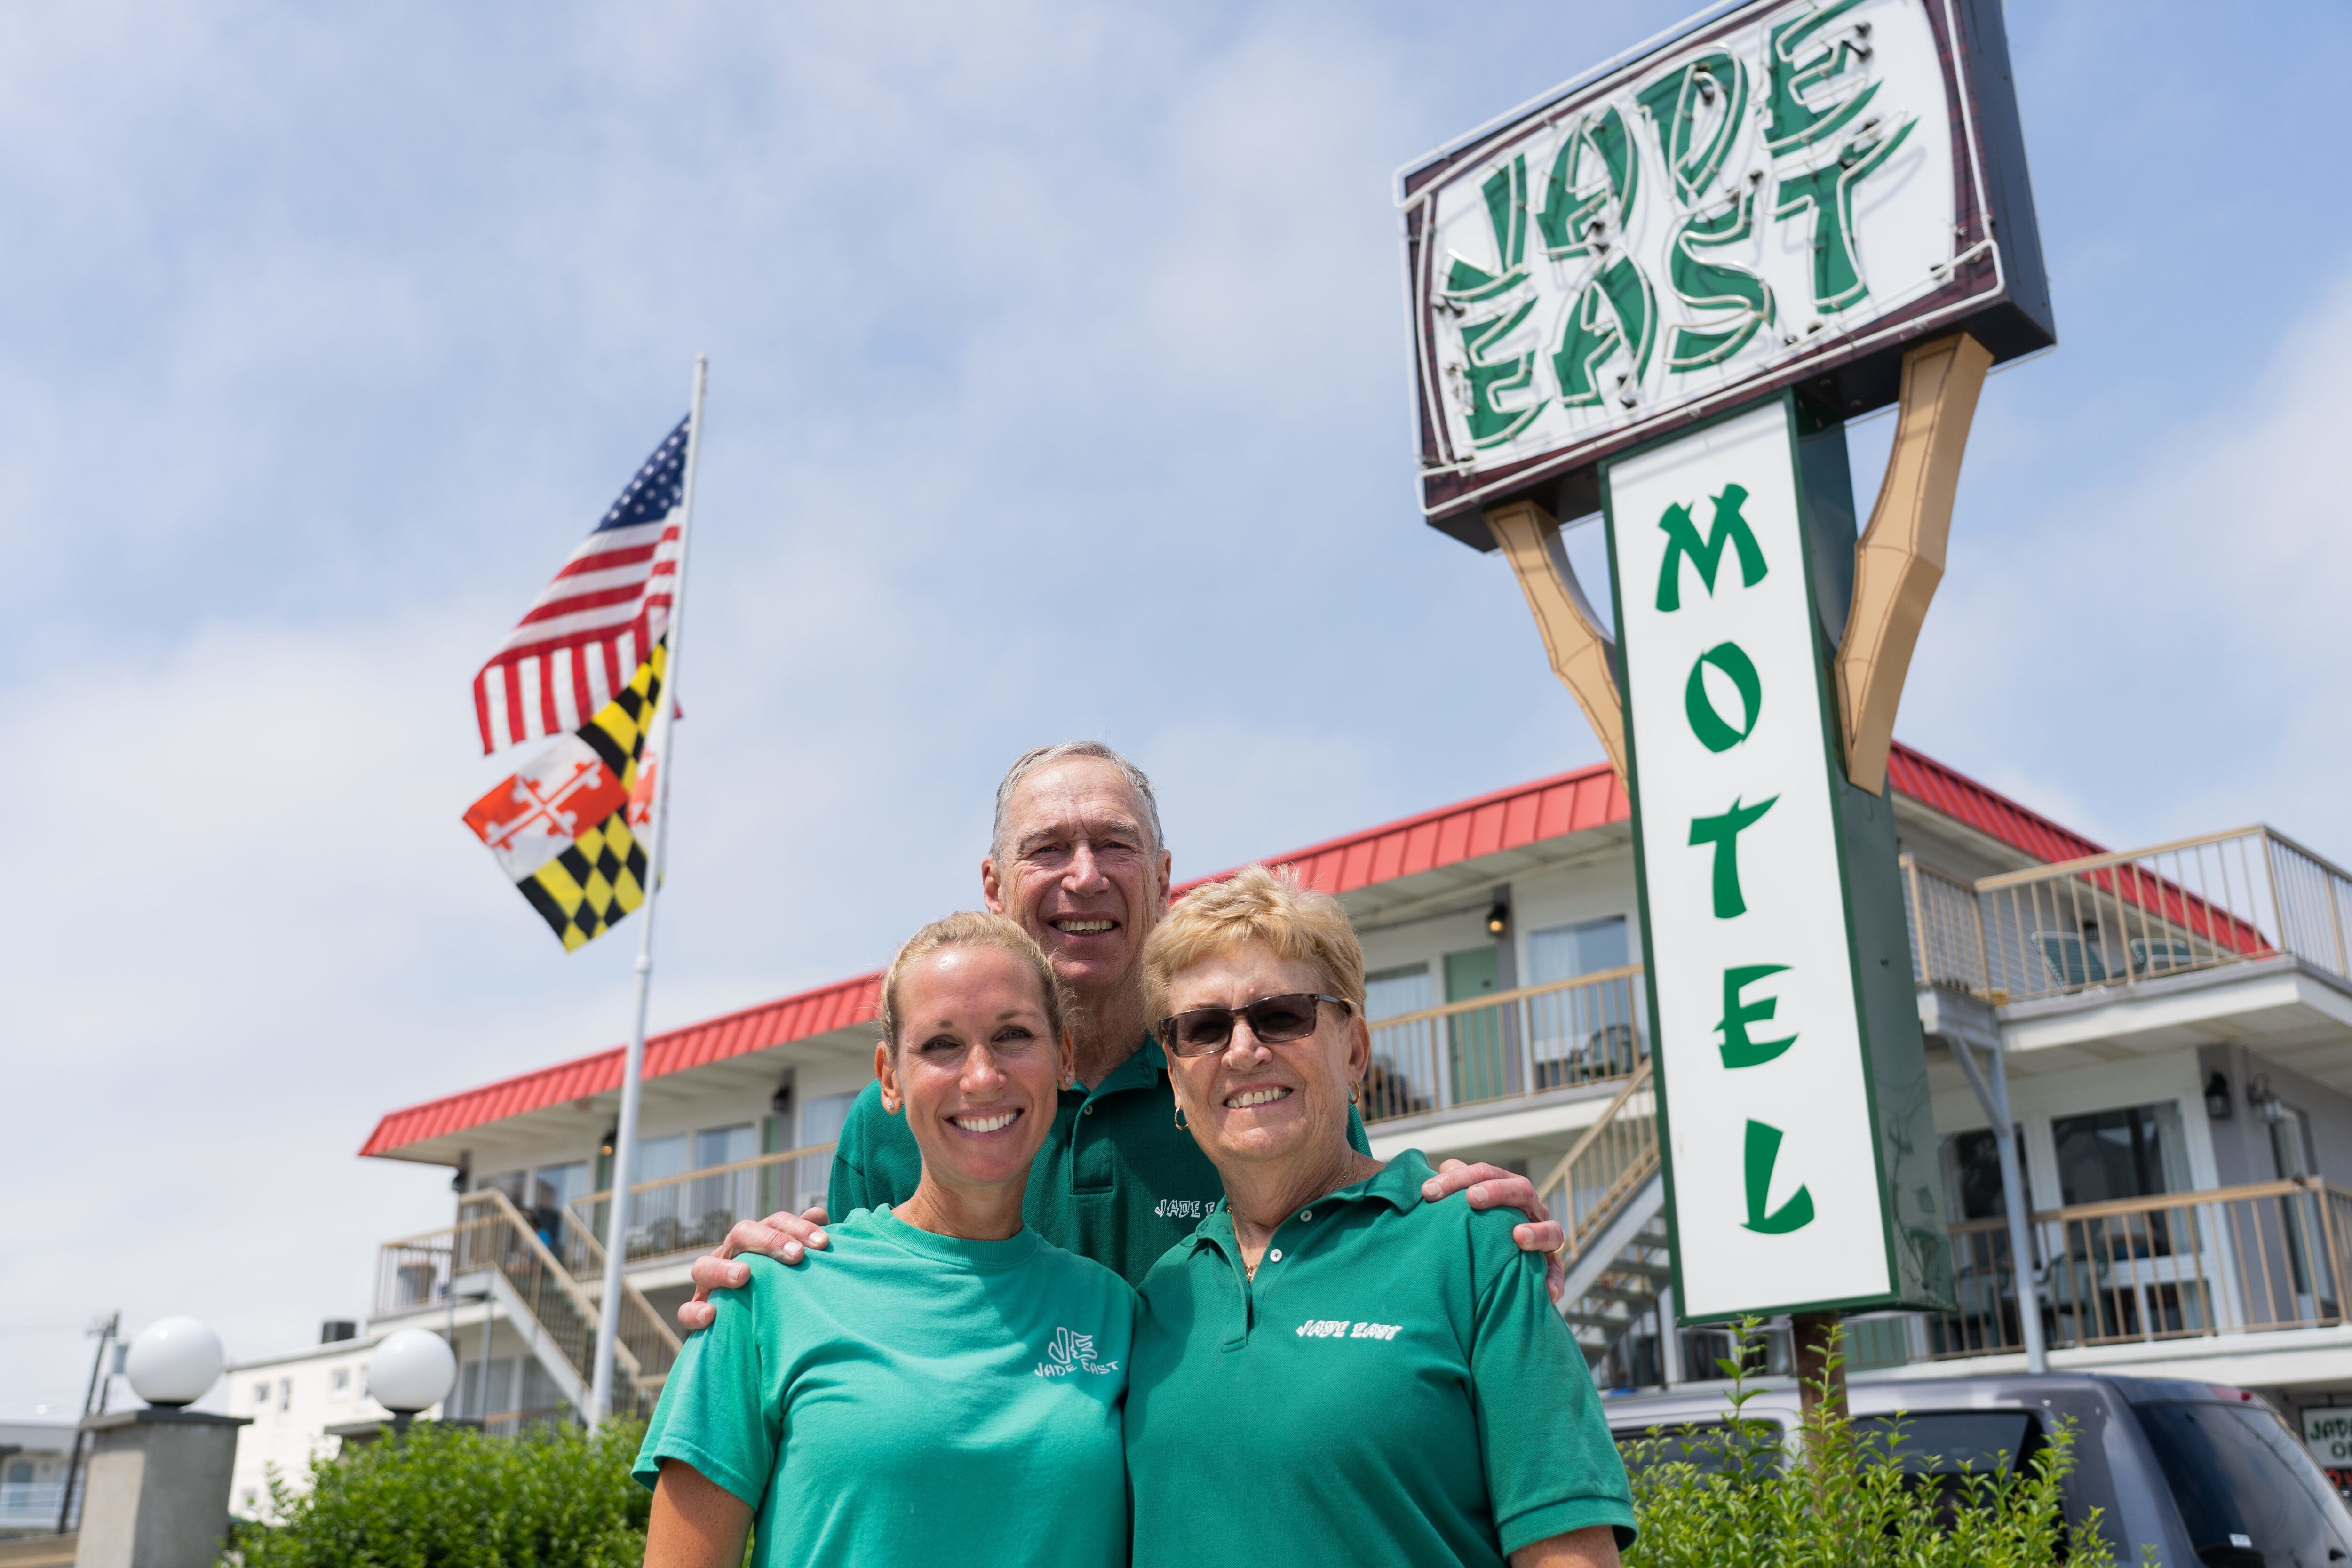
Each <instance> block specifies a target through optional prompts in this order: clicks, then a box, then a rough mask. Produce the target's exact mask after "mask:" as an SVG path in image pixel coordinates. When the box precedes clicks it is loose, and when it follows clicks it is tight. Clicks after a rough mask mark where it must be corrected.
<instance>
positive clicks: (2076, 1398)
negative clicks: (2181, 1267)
mask: <svg viewBox="0 0 2352 1568" xmlns="http://www.w3.org/2000/svg"><path fill="white" fill-rule="evenodd" d="M1847 1397H1848V1403H1849V1405H1850V1407H1851V1409H1852V1411H1853V1416H1854V1420H1855V1423H1856V1425H1857V1426H1862V1427H1864V1429H1866V1430H1867V1429H1878V1430H1884V1429H1885V1428H1887V1427H1889V1426H1892V1425H1893V1424H1894V1422H1895V1418H1896V1417H1897V1416H1898V1415H1900V1417H1901V1419H1902V1431H1903V1433H1904V1437H1903V1444H1902V1447H1901V1449H1900V1450H1899V1451H1900V1452H1902V1453H1903V1454H1904V1455H1905V1456H1906V1468H1907V1469H1909V1470H1910V1471H1911V1472H1912V1473H1913V1474H1915V1475H1919V1476H1922V1477H1933V1476H1937V1475H1949V1474H1958V1472H1959V1470H1960V1469H1961V1468H1963V1467H1969V1466H1973V1467H1974V1468H1978V1469H1979V1470H1989V1469H1990V1468H1991V1467H1992V1466H1993V1465H1994V1464H1996V1463H2001V1464H2003V1465H2004V1467H2005V1468H2006V1467H2013V1466H2015V1465H2016V1464H2018V1463H2020V1462H2023V1463H2027V1464H2031V1463H2032V1458H2033V1455H2034V1454H2035V1453H2036V1452H2037V1451H2038V1450H2039V1449H2040V1448H2041V1447H2042V1446H2043V1445H2044V1444H2045V1443H2046V1442H2047V1441H2048V1435H2049V1432H2050V1430H2051V1428H2052V1427H2053V1426H2055V1425H2056V1424H2057V1423H2058V1422H2061V1421H2064V1420H2068V1419H2071V1420H2072V1421H2073V1422H2074V1431H2075V1439H2074V1459H2075V1463H2074V1473H2073V1474H2072V1475H2070V1476H2068V1477H2067V1479H2066V1482H2065V1488H2066V1518H2067V1522H2068V1524H2069V1526H2070V1527H2072V1528H2076V1529H2079V1528H2080V1527H2081V1525H2082V1523H2083V1521H2084V1519H2085V1518H2086V1517H2087V1516H2088V1515H2089V1513H2090V1511H2091V1510H2093V1509H2098V1510H2101V1517H2100V1525H2101V1529H2100V1533H2101V1535H2102V1536H2103V1537H2104V1538H2105V1541H2106V1542H2107V1544H2108V1546H2109V1548H2110V1549H2111V1550H2112V1551H2113V1552H2114V1553H2115V1558H2116V1562H2117V1563H2137V1562H2138V1561H2139V1557H2140V1551H2141V1549H2142V1548H2143V1547H2144V1546H2145V1547H2153V1548H2154V1549H2155V1554H2154V1557H2153V1561H2155V1562H2157V1563H2162V1564H2164V1565H2165V1568H2192V1565H2195V1564H2205V1565H2207V1568H2329V1565H2330V1564H2338V1563H2340V1564H2346V1565H2347V1568H2352V1512H2348V1511H2347V1510H2346V1508H2345V1505H2344V1501H2343V1500H2342V1499H2341V1498H2339V1497H2337V1495H2336V1489H2335V1488H2334V1487H2332V1486H2330V1485H2329V1484H2328V1481H2327V1478H2326V1476H2325V1475H2323V1474H2321V1472H2320V1469H2319V1467H2318V1466H2317V1465H2315V1464H2314V1463H2313V1462H2312V1458H2311V1456H2310V1454H2309V1452H2308V1451H2307V1450H2305V1447H2304V1446H2303V1444H2302V1442H2301V1441H2300V1440H2299V1439H2298V1438H2297V1437H2296V1436H2294V1433H2293V1432H2291V1431H2289V1430H2288V1429H2287V1426H2286V1423H2285V1422H2284V1421H2283V1420H2281V1419H2280V1418H2279V1416H2278V1415H2277V1414H2276V1413H2275V1412H2273V1410H2272V1409H2271V1408H2270V1406H2268V1405H2264V1404H2263V1403H2262V1402H2261V1401H2260V1400H2258V1399H2256V1398H2255V1397H2254V1396H2253V1395H2252V1394H2249V1393H2247V1392H2246V1391H2244V1390H2243V1389H2237V1388H2226V1387H2221V1386H2220V1385H2217V1384H2205V1383H2182V1382H2176V1381H2172V1380H2168V1379H2158V1378H2144V1377H2091V1376H2082V1377H2078V1376H2073V1375H2069V1374H2066V1373H2050V1374H2047V1375H2044V1376H2041V1377H2032V1376H2023V1375H2021V1376H2016V1377H1951V1378H1917V1379H1911V1380H1906V1381H1890V1382H1884V1383H1882V1382H1877V1381H1872V1382H1866V1383H1855V1384H1852V1385H1851V1387H1850V1389H1849V1391H1848V1396H1847ZM1602 1408H1603V1410H1605V1411H1606V1413H1607V1415H1608V1417H1609V1426H1610V1430H1611V1431H1612V1432H1613V1433H1614V1434H1615V1435H1616V1437H1617V1441H1618V1442H1619V1444H1620V1445H1621V1446H1622V1445H1624V1444H1626V1443H1630V1442H1632V1441H1633V1439H1635V1438H1637V1437H1641V1436H1644V1435H1645V1434H1647V1433H1649V1432H1652V1431H1658V1432H1663V1433H1666V1434H1671V1435H1677V1436H1679V1435H1682V1434H1692V1435H1696V1434H1699V1433H1704V1432H1708V1431H1717V1430H1721V1429H1722V1428H1723V1427H1724V1426H1726V1425H1727V1418H1728V1415H1729V1405H1728V1404H1727V1401H1726V1399H1725V1396H1724V1393H1723V1385H1722V1384H1712V1385H1699V1386H1696V1387H1692V1388H1687V1389H1676V1390H1674V1391H1671V1392H1668V1393H1664V1394H1621V1395H1606V1396H1604V1397H1603V1400H1602ZM1747 1415H1748V1419H1749V1420H1751V1421H1755V1420H1761V1421H1768V1422H1770V1423H1772V1424H1773V1425H1774V1426H1778V1427H1779V1428H1780V1437H1781V1441H1782V1443H1783V1446H1784V1447H1785V1445H1786V1444H1787V1443H1789V1442H1790V1441H1792V1440H1793V1434H1794V1431H1795V1428H1796V1426H1797V1425H1798V1405H1797V1390H1796V1387H1795V1385H1794V1384H1791V1383H1790V1381H1789V1380H1788V1379H1786V1378H1776V1379H1772V1380H1770V1381H1769V1382H1768V1383H1765V1384H1762V1385H1761V1386H1760V1387H1759V1388H1758V1391H1757V1393H1756V1394H1755V1396H1754V1397H1753V1398H1752V1399H1750V1400H1749V1401H1748V1405H1747ZM1996 1456H2001V1457H2004V1458H1996ZM1690 1458H1692V1459H1693V1460H1695V1461H1696V1462H1699V1463H1701V1464H1702V1465H1706V1464H1708V1463H1709V1461H1710V1459H1717V1460H1718V1461H1719V1450H1710V1449H1708V1448H1706V1447H1701V1448H1699V1449H1697V1450H1696V1451H1694V1452H1692V1453H1691V1455H1690Z"/></svg>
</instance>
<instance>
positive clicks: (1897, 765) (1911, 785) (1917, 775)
mask: <svg viewBox="0 0 2352 1568" xmlns="http://www.w3.org/2000/svg"><path fill="white" fill-rule="evenodd" d="M1886 782H1887V783H1888V784H1893V785H1894V786H1895V788H1896V789H1898V790H1900V791H1902V792H1903V793H1904V794H1905V795H1909V796H1910V797H1911V798H1912V799H1913V800H1916V801H1917V802H1918V803H1919V804H1920V805H1932V806H1934V807H1935V808H1936V809H1937V811H1940V812H1942V813H1943V814H1944V815H1945V816H1948V817H1952V818H1954V819H1955V820H1957V821H1960V822H1965V823H1967V824H1968V825H1969V826H1970V827H1973V828H1975V829H1977V830H1978V831H1979V832H1981V833H1990V834H1991V835H1992V836H1993V837H1995V838H1998V839H2000V841H2001V842H2002V843H2003V844H2006V845H2008V846H2009V847H2011V848H2012V849H2021V850H2023V851H2024V852H2025V853H2026V854H2028V855H2031V856H2032V857H2033V858H2035V859H2036V860H2041V861H2044V862H2048V861H2053V860H2074V859H2077V858H2081V857H2082V856H2084V855H2104V854H2105V853H2106V852H2107V851H2106V847H2105V845H2100V844H2094V843H2092V842H2091V841H2090V840H2089V839H2087V838H2085V837H2083V836H2082V835H2081V834H2079V833H2076V832H2074V831H2073V830H2071V829H2069V828H2064V827H2061V826H2058V825H2057V824H2056V823H2054V822H2053V821H2051V820H2050V819H2049V818H2048V817H2046V816H2042V814H2041V813H2040V812H2038V811H2029V810H2027V809H2026V808H2025V807H2024V806H2021V805H2018V804H2017V802H2015V801H2013V800H2011V799H2010V798H2009V796H2007V795H2002V794H2000V792H1999V791H1997V790H1990V789H1987V788H1986V787H1985V786H1984V785H1982V784H1979V783H1977V781H1976V780H1974V779H1972V778H1970V777H1969V775H1968V774H1966V773H1960V772H1958V771H1957V770H1955V769H1952V768H1948V767H1946V766H1945V765H1944V764H1943V763H1939V762H1937V761H1936V759H1935V758H1933V757H1927V756H1922V755H1921V754H1920V753H1918V752H1915V751H1913V750H1912V749H1911V748H1910V747H1908V746H1906V745H1905V744H1904V743H1903V742H1900V741H1897V742H1895V750H1894V752H1893V754H1892V755H1890V756H1889V757H1888V758H1887V759H1886Z"/></svg>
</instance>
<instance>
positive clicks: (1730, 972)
mask: <svg viewBox="0 0 2352 1568" xmlns="http://www.w3.org/2000/svg"><path fill="white" fill-rule="evenodd" d="M1788 967H1789V966H1788V965H1787V964H1785V963H1743V964H1739V965H1737V966H1736V967H1734V968H1730V969H1727V970H1725V971H1724V972H1723V1022H1722V1023H1720V1024H1717V1026H1715V1027H1716V1032H1717V1033H1718V1034H1720V1035H1721V1036H1722V1037H1723V1045H1722V1047H1721V1049H1722V1051H1723V1065H1724V1066H1725V1067H1727V1068H1752V1067H1761V1066H1763V1065H1764V1064H1765V1063H1766V1062H1769V1061H1770V1060H1771V1059H1772V1058H1774V1057H1777V1056H1779V1055H1780V1053H1781V1052H1783V1051H1785V1050H1787V1049H1788V1048H1789V1047H1790V1046H1793V1045H1795V1044H1796V1043H1797V1037H1796V1036H1794V1035H1790V1037H1788V1038H1787V1039H1785V1040H1759V1039H1755V1038H1752V1037H1749V1035H1748V1025H1750V1024H1769V1023H1770V1022H1771V1021H1772V1015H1773V1014H1774V1013H1775V1012H1777V1011H1778V1010H1779V1009H1780V998H1779V997H1777V996H1759V997H1758V998H1757V999H1756V1000H1755V1001H1753V1002H1743V1001H1741V1000H1740V999H1739V993H1740V992H1741V991H1742V990H1743V989H1745V988H1746V987H1748V986H1750V985H1753V984H1756V983H1757V982H1758V981H1759V980H1761V979H1763V978H1765V977H1766V976H1767V975H1772V974H1779V973H1782V972H1784V971H1785V970H1787V968H1788Z"/></svg>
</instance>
